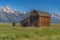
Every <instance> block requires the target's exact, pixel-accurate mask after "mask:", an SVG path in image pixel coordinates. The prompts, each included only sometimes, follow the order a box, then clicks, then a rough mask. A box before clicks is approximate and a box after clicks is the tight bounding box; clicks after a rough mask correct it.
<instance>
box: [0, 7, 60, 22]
mask: <svg viewBox="0 0 60 40" xmlns="http://www.w3.org/2000/svg"><path fill="white" fill-rule="evenodd" d="M28 16H29V13H28V12H27V13H26V12H20V11H16V10H15V9H11V8H10V7H9V6H6V7H0V22H19V21H21V20H23V19H25V18H26V17H28ZM51 23H60V15H58V14H51Z"/></svg>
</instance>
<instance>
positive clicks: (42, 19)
mask: <svg viewBox="0 0 60 40" xmlns="http://www.w3.org/2000/svg"><path fill="white" fill-rule="evenodd" d="M39 23H40V26H50V17H44V16H41V17H39Z"/></svg>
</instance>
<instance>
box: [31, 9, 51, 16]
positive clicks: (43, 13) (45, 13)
mask: <svg viewBox="0 0 60 40" xmlns="http://www.w3.org/2000/svg"><path fill="white" fill-rule="evenodd" d="M33 13H34V14H35V13H36V14H38V15H39V16H48V17H50V16H51V14H49V13H48V12H44V11H39V10H32V11H31V14H33Z"/></svg>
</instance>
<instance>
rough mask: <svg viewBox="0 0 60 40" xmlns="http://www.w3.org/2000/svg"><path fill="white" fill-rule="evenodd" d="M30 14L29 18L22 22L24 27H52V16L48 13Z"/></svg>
mask: <svg viewBox="0 0 60 40" xmlns="http://www.w3.org/2000/svg"><path fill="white" fill-rule="evenodd" d="M29 14H30V15H29V16H28V17H27V18H25V19H24V20H22V21H21V22H20V23H21V25H22V26H36V27H41V26H50V24H51V21H50V20H51V15H50V14H49V13H48V12H43V11H38V10H32V11H31V12H30V13H29Z"/></svg>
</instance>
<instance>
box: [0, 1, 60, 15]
mask: <svg viewBox="0 0 60 40" xmlns="http://www.w3.org/2000/svg"><path fill="white" fill-rule="evenodd" d="M0 6H3V7H5V6H10V7H11V8H12V9H16V10H18V11H21V12H28V11H31V10H33V9H35V10H41V11H46V12H49V13H58V14H60V0H0Z"/></svg>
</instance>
